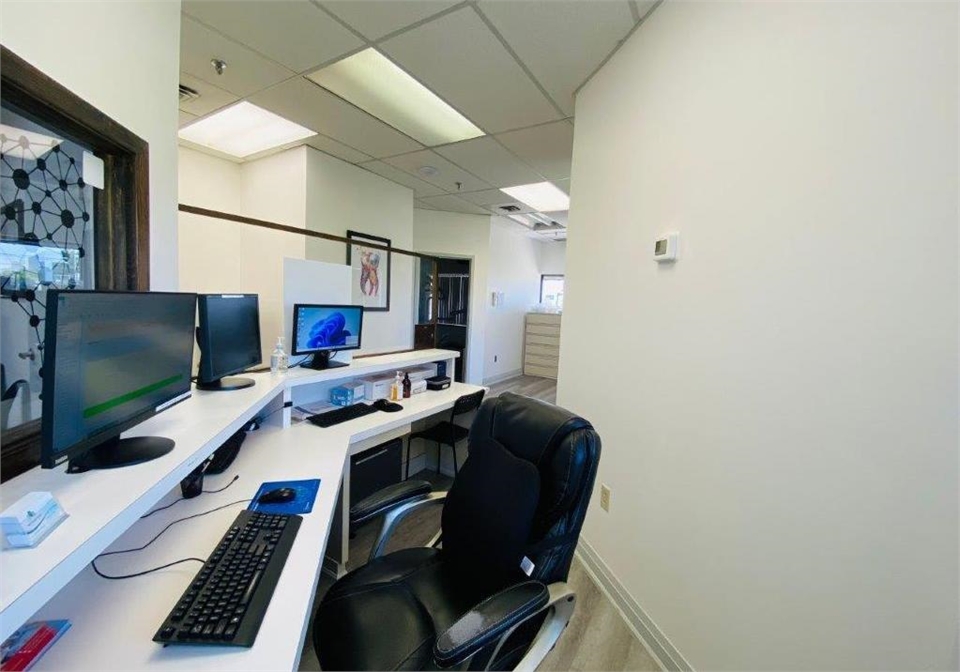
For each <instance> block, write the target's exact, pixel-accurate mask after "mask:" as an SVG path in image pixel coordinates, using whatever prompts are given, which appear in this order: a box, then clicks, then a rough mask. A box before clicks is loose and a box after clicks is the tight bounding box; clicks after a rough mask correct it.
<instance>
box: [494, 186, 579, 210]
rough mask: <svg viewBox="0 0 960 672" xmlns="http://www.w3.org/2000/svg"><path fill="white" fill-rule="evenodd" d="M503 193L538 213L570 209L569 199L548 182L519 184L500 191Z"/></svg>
mask: <svg viewBox="0 0 960 672" xmlns="http://www.w3.org/2000/svg"><path fill="white" fill-rule="evenodd" d="M500 191H502V192H503V193H505V194H507V195H508V196H511V197H512V198H515V199H517V200H518V201H520V202H521V203H525V204H526V205H529V206H530V207H531V208H533V209H534V210H538V211H540V212H556V211H558V210H569V209H570V197H569V196H567V195H566V194H565V193H563V192H562V191H561V190H560V188H559V187H557V186H556V185H554V184H552V183H550V182H537V183H535V184H521V185H519V186H516V187H507V188H505V189H501V190H500Z"/></svg>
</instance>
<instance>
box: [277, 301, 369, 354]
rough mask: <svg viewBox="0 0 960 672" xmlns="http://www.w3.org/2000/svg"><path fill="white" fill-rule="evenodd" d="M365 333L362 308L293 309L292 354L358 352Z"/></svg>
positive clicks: (321, 307) (307, 307)
mask: <svg viewBox="0 0 960 672" xmlns="http://www.w3.org/2000/svg"><path fill="white" fill-rule="evenodd" d="M362 331H363V306H320V305H309V304H300V303H298V304H295V305H294V307H293V354H295V355H303V354H307V353H310V352H322V351H324V350H356V349H357V348H359V347H360V334H361V332H362Z"/></svg>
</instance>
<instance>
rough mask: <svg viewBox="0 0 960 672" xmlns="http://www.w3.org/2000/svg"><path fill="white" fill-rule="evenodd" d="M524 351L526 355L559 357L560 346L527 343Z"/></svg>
mask: <svg viewBox="0 0 960 672" xmlns="http://www.w3.org/2000/svg"><path fill="white" fill-rule="evenodd" d="M524 352H525V353H526V355H527V357H530V356H540V357H559V356H560V348H558V347H557V346H555V345H540V344H539V343H527V347H526V348H524Z"/></svg>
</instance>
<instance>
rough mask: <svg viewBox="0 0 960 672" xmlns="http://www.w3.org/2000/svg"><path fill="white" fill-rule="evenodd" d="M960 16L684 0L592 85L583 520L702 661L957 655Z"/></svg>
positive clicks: (576, 194)
mask: <svg viewBox="0 0 960 672" xmlns="http://www.w3.org/2000/svg"><path fill="white" fill-rule="evenodd" d="M957 31H958V10H957V5H956V3H926V2H903V3H899V2H867V3H863V2H827V3H824V2H811V3H808V2H666V3H664V4H662V5H661V6H660V7H659V8H658V9H657V10H656V11H655V12H654V13H653V14H652V15H651V17H650V18H649V19H648V20H647V21H646V22H645V23H644V24H643V25H642V26H641V27H640V29H639V30H638V31H637V32H636V33H634V35H633V36H632V37H631V38H630V39H629V40H628V42H627V43H626V44H625V45H624V47H623V48H622V49H621V50H620V51H619V52H618V53H617V54H616V55H615V56H614V58H613V59H611V61H610V62H609V63H608V64H607V65H605V66H604V67H603V69H602V70H601V71H600V72H599V73H598V74H597V76H596V77H594V79H593V80H591V82H590V83H589V84H588V85H587V86H586V87H585V88H584V89H583V91H581V93H580V95H579V97H578V100H577V110H576V114H577V123H576V137H575V143H574V157H573V177H572V184H573V193H572V205H573V209H572V210H571V213H570V221H571V223H570V234H569V240H568V243H567V287H566V305H565V312H564V319H563V333H562V340H561V358H560V379H559V403H561V404H562V405H566V406H569V407H570V408H572V409H573V410H575V411H578V412H581V413H583V414H584V415H585V416H586V417H587V418H589V419H590V420H591V421H593V422H594V423H595V424H596V427H597V429H598V430H599V432H600V435H601V436H602V438H603V444H604V446H603V457H602V459H601V462H600V473H599V478H598V484H599V482H603V483H607V484H608V485H610V486H611V487H612V498H611V510H610V512H609V513H605V512H604V511H602V510H601V509H600V507H599V502H598V501H597V499H598V498H597V497H595V499H594V501H593V503H592V506H591V510H590V513H589V515H588V520H587V524H586V527H585V531H584V540H585V542H586V544H587V545H589V546H590V547H591V548H592V549H593V550H594V551H595V552H596V554H597V555H598V556H599V558H600V560H601V561H602V563H603V564H604V565H605V567H606V569H608V570H609V571H610V573H611V574H612V576H613V577H615V579H616V580H617V581H618V582H619V584H620V587H622V589H623V590H624V591H625V593H626V594H627V595H629V596H630V597H631V598H632V601H633V603H634V604H635V605H637V606H638V607H639V608H640V609H642V610H643V613H644V614H645V615H646V617H647V618H648V619H649V622H650V623H652V625H653V627H655V628H656V629H658V630H659V632H660V633H661V634H662V635H663V636H664V637H665V638H666V639H664V640H663V642H665V646H668V647H669V646H670V645H671V644H672V646H673V647H675V648H676V650H678V651H679V652H680V653H681V654H682V655H683V656H684V657H685V658H686V660H687V662H688V663H689V664H691V665H692V666H693V667H694V668H696V669H705V670H706V669H866V668H871V669H928V668H929V669H957V665H958V660H957V633H958V606H957V595H958V585H957V573H958V564H957V551H958V538H957V536H958V516H957V502H958V487H957V474H958V459H957V450H958V435H957V424H958V423H957V409H958V397H957V364H958V362H957V359H958V358H957V353H958V339H957V335H958V334H957V320H958V311H957V305H958V267H957V243H958V237H957V212H958V196H957V188H958V187H957V185H958V170H957V165H958V152H957V141H958V132H957V118H958V109H957V99H958V84H957V82H958V63H957V60H958V59H957V53H958V39H957ZM672 230H675V231H679V232H680V250H681V257H680V260H679V261H678V262H677V263H676V264H675V265H673V266H660V265H657V264H656V263H655V262H654V261H653V260H652V259H651V258H650V252H651V250H652V248H653V242H654V240H655V238H656V237H657V236H658V235H659V234H661V233H663V232H665V231H672ZM596 493H599V487H598V488H597V491H596ZM596 493H595V494H596ZM667 640H669V641H667Z"/></svg>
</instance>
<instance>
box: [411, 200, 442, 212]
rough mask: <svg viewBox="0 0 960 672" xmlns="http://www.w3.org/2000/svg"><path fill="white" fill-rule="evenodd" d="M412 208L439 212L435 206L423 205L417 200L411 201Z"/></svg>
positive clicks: (423, 203) (422, 202)
mask: <svg viewBox="0 0 960 672" xmlns="http://www.w3.org/2000/svg"><path fill="white" fill-rule="evenodd" d="M413 207H415V208H420V209H421V210H439V208H437V207H436V206H434V205H430V204H429V203H425V202H424V201H421V200H420V199H417V198H415V199H413Z"/></svg>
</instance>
